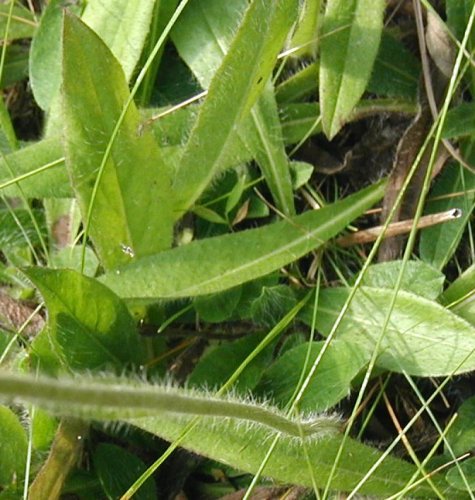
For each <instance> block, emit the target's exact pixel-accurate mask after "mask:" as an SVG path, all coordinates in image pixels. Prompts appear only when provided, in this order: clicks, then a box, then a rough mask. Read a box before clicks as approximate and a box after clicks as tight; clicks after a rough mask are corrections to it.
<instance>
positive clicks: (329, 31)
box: [320, 0, 386, 139]
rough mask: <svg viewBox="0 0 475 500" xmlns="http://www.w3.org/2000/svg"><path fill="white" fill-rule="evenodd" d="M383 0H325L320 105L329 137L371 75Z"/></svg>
mask: <svg viewBox="0 0 475 500" xmlns="http://www.w3.org/2000/svg"><path fill="white" fill-rule="evenodd" d="M385 6H386V2H385V1H384V0H328V2H327V7H326V11H325V15H324V18H323V30H322V38H321V62H320V105H321V108H322V125H323V131H324V132H325V134H326V135H327V137H328V138H330V139H331V138H333V137H334V136H335V135H336V134H337V133H338V131H339V130H340V129H341V127H342V126H343V125H344V124H345V122H346V121H347V120H348V118H349V116H350V114H351V112H352V111H353V108H354V107H355V105H356V104H357V103H358V101H359V100H360V98H361V96H362V95H363V92H364V91H365V89H366V86H367V84H368V81H369V79H370V76H371V70H372V69H373V64H374V61H375V59H376V55H377V53H378V48H379V42H380V38H381V33H382V29H383V14H384V9H385Z"/></svg>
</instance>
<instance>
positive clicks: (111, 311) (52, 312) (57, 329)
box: [24, 268, 143, 372]
mask: <svg viewBox="0 0 475 500" xmlns="http://www.w3.org/2000/svg"><path fill="white" fill-rule="evenodd" d="M24 273H25V274H26V275H27V276H28V277H29V278H30V279H31V280H32V281H33V282H34V283H35V285H36V286H37V287H38V289H39V290H40V292H41V294H42V295H43V298H44V300H45V302H46V306H47V308H48V321H49V330H50V331H49V339H50V343H51V345H50V348H51V350H52V351H53V352H54V351H55V350H56V355H57V356H59V357H60V358H61V359H63V360H64V361H65V362H66V364H67V366H68V367H70V368H72V369H78V370H85V369H88V370H93V369H98V368H104V367H105V366H112V367H114V368H115V369H116V370H117V371H118V372H121V371H123V369H124V367H125V366H128V365H130V364H131V363H135V364H139V363H140V362H141V361H143V353H142V348H141V344H140V339H139V337H138V335H137V331H136V328H135V322H134V319H133V318H132V316H131V315H130V313H129V311H128V309H127V307H126V306H125V305H124V303H123V302H122V301H121V300H120V299H119V298H118V297H117V296H116V295H115V294H114V293H112V292H111V291H110V290H108V289H107V288H106V287H105V286H104V285H101V284H100V283H98V282H97V281H96V280H94V279H92V278H87V277H86V276H83V275H81V274H79V273H77V272H75V271H72V270H59V269H56V270H53V269H44V268H29V269H26V270H24Z"/></svg>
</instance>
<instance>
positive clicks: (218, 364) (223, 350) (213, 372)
mask: <svg viewBox="0 0 475 500" xmlns="http://www.w3.org/2000/svg"><path fill="white" fill-rule="evenodd" d="M263 338H264V335H263V334H250V335H248V336H247V337H245V338H243V339H239V340H235V341H234V342H226V343H225V344H222V345H218V346H215V347H214V348H211V349H210V350H209V351H208V352H207V353H206V354H205V355H204V356H203V357H202V358H201V359H200V361H199V362H198V364H197V365H196V367H195V369H194V370H193V372H192V374H191V375H190V377H189V379H188V383H189V384H190V385H191V386H193V387H209V388H218V387H219V386H220V385H222V383H223V381H224V380H227V379H228V378H229V377H230V376H232V374H233V373H234V372H235V370H236V369H237V368H238V367H239V366H240V365H241V363H242V362H243V361H244V360H245V359H246V358H247V356H249V354H251V353H252V351H253V350H254V349H255V348H256V347H257V346H258V345H259V343H260V342H261V341H262V339H263ZM273 347H274V344H271V345H270V346H267V347H266V348H265V349H264V350H263V351H262V352H261V353H260V354H259V355H257V356H256V357H255V358H254V359H253V360H252V361H251V363H249V365H248V366H247V367H246V369H245V370H244V371H243V372H242V373H241V375H240V376H239V378H238V379H237V381H236V383H235V385H234V386H233V389H235V390H237V391H238V392H240V393H247V392H248V391H250V390H252V389H253V388H254V387H255V386H256V384H257V382H258V381H259V379H260V377H261V375H262V372H263V370H264V369H265V368H266V366H268V365H269V363H270V361H271V359H272V354H273Z"/></svg>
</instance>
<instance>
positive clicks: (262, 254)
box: [101, 183, 384, 299]
mask: <svg viewBox="0 0 475 500" xmlns="http://www.w3.org/2000/svg"><path fill="white" fill-rule="evenodd" d="M383 192H384V183H380V184H375V185H374V186H370V187H368V188H366V189H363V190H361V191H359V192H358V193H356V194H354V195H351V196H348V197H347V198H345V199H344V200H341V201H337V202H336V203H333V204H331V205H327V206H326V207H323V208H321V209H319V210H314V211H309V212H306V213H304V214H302V215H298V216H296V217H293V218H289V219H288V220H284V221H281V222H278V223H275V224H270V225H268V226H266V227H262V228H259V229H250V230H247V231H242V232H239V233H235V234H227V235H224V236H217V237H213V238H207V239H204V240H199V241H195V242H192V243H190V244H188V245H184V246H181V247H178V248H174V249H173V250H167V251H165V252H160V253H159V254H157V255H154V256H150V257H144V258H142V259H137V260H135V261H134V262H132V263H130V264H129V265H127V266H123V267H121V268H120V269H117V270H116V271H114V272H110V273H107V274H106V275H105V276H103V277H102V278H101V281H102V282H103V283H105V284H106V285H107V286H109V287H110V288H111V289H112V290H114V291H115V292H116V293H117V294H118V295H119V296H122V297H127V298H143V299H151V298H178V297H189V296H196V295H204V294H207V293H214V292H218V291H220V290H225V289H227V288H231V287H233V286H236V285H239V284H241V283H244V282H246V281H250V280H252V279H255V278H258V277H260V276H264V275H265V274H268V273H270V272H271V271H274V270H276V269H280V268H281V267H282V266H285V265H287V264H289V263H291V262H294V261H295V260H297V259H298V258H300V257H302V256H303V255H305V254H306V253H308V252H310V251H311V250H313V249H315V248H318V247H320V246H321V245H322V244H324V243H325V242H326V241H328V240H329V239H330V238H332V237H333V236H335V235H336V234H337V233H338V232H339V231H341V230H342V229H344V228H345V227H346V226H347V225H348V224H349V223H350V222H351V221H352V220H353V219H355V218H356V217H358V216H359V215H360V214H362V213H363V212H364V211H365V210H367V209H368V208H370V207H371V206H372V205H373V204H374V203H375V202H376V201H378V200H379V199H381V196H382V194H383Z"/></svg>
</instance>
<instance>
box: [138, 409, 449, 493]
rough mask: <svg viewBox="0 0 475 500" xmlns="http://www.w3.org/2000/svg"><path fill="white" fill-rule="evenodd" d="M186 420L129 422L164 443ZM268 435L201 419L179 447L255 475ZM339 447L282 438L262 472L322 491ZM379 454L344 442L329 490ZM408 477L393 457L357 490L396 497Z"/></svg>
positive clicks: (352, 479)
mask: <svg viewBox="0 0 475 500" xmlns="http://www.w3.org/2000/svg"><path fill="white" fill-rule="evenodd" d="M188 422H189V419H186V420H185V419H182V420H180V421H177V420H176V419H175V420H172V419H165V418H161V417H157V418H154V417H151V418H143V419H134V420H131V421H130V423H132V424H134V425H136V426H138V427H140V428H142V429H145V430H147V431H148V432H151V433H153V434H156V435H158V436H160V437H162V438H164V439H167V440H169V441H173V440H175V439H177V438H178V437H179V436H180V435H181V433H182V430H183V428H184V426H185V424H186V423H188ZM272 437H273V436H272V434H269V433H268V432H266V431H265V430H264V429H262V428H257V427H244V426H241V427H240V428H239V431H238V432H236V430H235V428H233V426H232V424H230V422H229V420H228V421H227V420H225V419H219V420H214V421H209V420H204V419H203V420H200V422H199V423H198V424H197V425H196V427H195V428H194V429H193V431H192V432H191V433H189V434H188V435H187V436H186V437H185V438H184V440H183V441H181V446H184V447H185V448H187V449H189V450H191V451H193V452H195V453H198V454H201V455H205V456H207V457H210V458H214V459H215V460H219V461H221V462H224V463H227V464H232V465H233V466H234V467H235V468H237V469H240V470H243V471H245V472H250V473H251V474H255V473H256V472H257V471H258V470H260V467H261V465H262V463H263V461H264V459H265V456H266V453H267V451H268V448H269V446H270V442H271V439H272ZM340 445H341V437H339V436H336V437H333V438H328V439H317V440H312V441H308V442H306V443H305V447H304V446H302V445H301V444H299V443H298V442H295V441H294V442H293V443H292V441H291V440H290V439H288V438H286V437H283V436H281V437H280V439H279V440H278V442H277V445H276V446H275V448H274V450H273V453H272V455H271V457H270V459H269V461H268V462H266V465H265V467H264V470H263V471H262V474H263V475H264V476H265V477H270V478H273V479H275V480H278V481H279V482H281V483H289V484H300V485H303V486H307V487H312V486H313V484H314V483H313V481H312V480H313V479H314V480H315V482H316V484H317V486H318V487H321V488H324V487H326V486H327V480H328V478H329V475H330V471H331V469H332V467H333V464H334V463H335V459H336V456H337V453H338V449H339V447H340ZM380 456H381V452H379V451H377V450H376V449H374V448H371V447H370V446H366V445H364V444H361V443H358V442H357V441H355V440H352V439H347V441H346V444H345V447H344V449H343V454H342V455H341V456H340V461H339V465H338V468H337V474H336V475H334V476H333V481H332V482H331V484H330V489H331V490H337V491H352V490H353V488H354V487H355V486H356V485H357V484H358V482H359V481H360V480H361V479H362V478H363V476H364V475H365V474H366V472H368V470H369V469H370V468H371V466H372V465H373V464H374V463H375V462H376V460H378V458H379V457H380ZM309 463H310V464H312V467H313V469H312V471H311V472H312V473H310V471H309V467H308V464H309ZM413 474H416V469H415V467H414V466H411V465H410V464H408V463H407V462H404V461H402V460H399V459H396V458H393V457H386V458H385V460H384V461H383V462H382V464H381V465H380V466H379V467H378V468H376V470H374V471H373V472H372V473H371V474H370V475H369V478H368V479H367V481H366V482H365V483H364V485H363V486H361V487H360V488H359V490H358V492H360V493H361V494H362V495H364V494H366V495H376V496H378V497H382V498H387V497H389V496H390V495H391V494H397V493H399V491H400V490H402V489H403V488H404V487H405V486H406V484H407V483H408V482H409V480H410V478H411V477H412V476H413ZM432 479H433V480H434V481H435V484H437V486H438V487H439V488H440V491H442V492H444V493H445V494H446V495H447V496H446V498H450V489H449V488H448V486H447V485H446V483H445V481H444V480H443V479H441V478H438V477H432ZM453 493H454V492H453V490H452V494H453ZM411 495H414V496H416V495H417V496H422V497H424V496H426V497H429V498H431V497H432V496H433V490H432V489H431V487H429V486H428V485H426V484H425V483H424V482H422V484H421V485H420V486H419V487H417V488H415V489H414V490H411ZM452 498H456V497H452Z"/></svg>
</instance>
